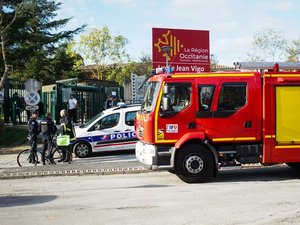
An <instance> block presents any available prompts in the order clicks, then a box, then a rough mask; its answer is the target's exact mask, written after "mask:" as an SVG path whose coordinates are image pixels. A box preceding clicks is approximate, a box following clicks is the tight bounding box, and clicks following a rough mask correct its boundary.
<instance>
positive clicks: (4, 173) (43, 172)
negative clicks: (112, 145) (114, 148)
mask: <svg viewBox="0 0 300 225" xmlns="http://www.w3.org/2000/svg"><path fill="white" fill-rule="evenodd" d="M38 147H39V148H41V147H42V145H40V146H38ZM28 148H29V146H28V145H22V146H18V147H13V148H1V149H0V180H1V179H20V178H31V177H48V176H83V175H112V174H129V173H145V172H150V170H148V169H145V168H144V167H142V166H141V164H139V163H138V162H137V161H125V162H124V161H120V162H113V163H112V162H109V161H107V160H101V161H100V162H91V163H80V160H79V159H78V158H76V157H74V158H73V161H72V163H71V164H66V163H62V164H57V165H46V166H43V165H40V164H38V165H37V166H35V167H19V166H18V164H17V154H18V153H19V152H20V151H21V150H23V149H28Z"/></svg>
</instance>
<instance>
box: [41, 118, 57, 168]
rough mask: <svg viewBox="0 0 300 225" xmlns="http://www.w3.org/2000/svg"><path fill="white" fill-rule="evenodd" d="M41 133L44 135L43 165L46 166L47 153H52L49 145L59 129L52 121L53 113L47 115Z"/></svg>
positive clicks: (42, 123)
mask: <svg viewBox="0 0 300 225" xmlns="http://www.w3.org/2000/svg"><path fill="white" fill-rule="evenodd" d="M41 131H42V134H43V149H42V162H43V165H45V164H46V163H45V155H46V151H48V154H49V153H50V149H49V147H50V145H49V143H50V142H51V141H52V139H53V135H54V134H55V133H56V131H57V127H56V126H55V124H54V122H53V120H52V116H51V113H47V114H46V117H45V118H44V119H43V120H42V122H41Z"/></svg>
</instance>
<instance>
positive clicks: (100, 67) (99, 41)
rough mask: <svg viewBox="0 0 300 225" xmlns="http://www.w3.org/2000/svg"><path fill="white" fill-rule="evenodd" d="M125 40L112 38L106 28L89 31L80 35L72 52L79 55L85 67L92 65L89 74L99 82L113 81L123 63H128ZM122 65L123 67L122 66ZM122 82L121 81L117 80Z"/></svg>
mask: <svg viewBox="0 0 300 225" xmlns="http://www.w3.org/2000/svg"><path fill="white" fill-rule="evenodd" d="M127 43H128V40H127V38H125V37H123V36H122V35H117V36H113V35H112V34H111V33H110V31H109V29H108V27H107V26H104V27H102V28H101V29H97V28H94V29H91V30H89V31H88V33H87V34H84V35H81V37H80V40H79V42H78V43H72V45H73V46H74V51H75V52H77V53H78V54H80V55H81V56H82V57H83V58H84V61H85V64H87V65H93V66H92V67H90V68H91V70H90V71H91V72H92V73H93V74H94V76H95V77H97V78H98V79H100V80H104V79H109V80H112V79H115V77H117V76H118V73H117V72H118V71H120V69H122V67H123V66H124V63H127V62H128V61H129V56H128V54H126V52H125V46H126V45H127ZM122 64H123V65H122ZM118 80H122V79H118Z"/></svg>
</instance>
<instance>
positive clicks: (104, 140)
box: [93, 112, 122, 152]
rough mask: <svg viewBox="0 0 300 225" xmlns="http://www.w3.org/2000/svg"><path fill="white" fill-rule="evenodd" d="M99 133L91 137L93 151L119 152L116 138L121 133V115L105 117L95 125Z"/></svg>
mask: <svg viewBox="0 0 300 225" xmlns="http://www.w3.org/2000/svg"><path fill="white" fill-rule="evenodd" d="M96 126H97V129H98V131H99V133H98V134H97V135H95V136H93V147H94V151H96V152H98V151H112V150H121V149H122V146H121V145H119V144H118V141H119V140H118V137H119V136H120V133H121V132H122V123H121V115H120V113H119V112H114V113H112V114H109V115H106V116H104V117H103V118H101V119H100V120H99V121H98V122H97V124H96Z"/></svg>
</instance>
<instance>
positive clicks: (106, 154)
mask: <svg viewBox="0 0 300 225" xmlns="http://www.w3.org/2000/svg"><path fill="white" fill-rule="evenodd" d="M134 153H135V151H134V150H120V151H111V152H95V153H92V154H91V155H90V156H89V157H99V156H113V155H129V154H134ZM89 157H88V158H89Z"/></svg>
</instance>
